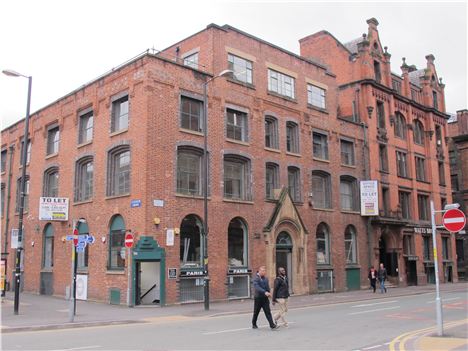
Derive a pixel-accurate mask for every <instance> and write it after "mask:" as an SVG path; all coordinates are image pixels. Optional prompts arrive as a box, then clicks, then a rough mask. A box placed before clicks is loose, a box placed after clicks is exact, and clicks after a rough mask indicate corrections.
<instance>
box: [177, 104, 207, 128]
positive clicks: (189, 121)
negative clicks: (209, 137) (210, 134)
mask: <svg viewBox="0 0 468 351" xmlns="http://www.w3.org/2000/svg"><path fill="white" fill-rule="evenodd" d="M180 105H181V107H180V127H181V128H184V129H189V130H193V131H195V132H202V131H203V113H204V112H203V102H202V101H200V100H196V99H192V98H189V97H187V96H181V98H180Z"/></svg>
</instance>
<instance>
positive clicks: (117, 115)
mask: <svg viewBox="0 0 468 351" xmlns="http://www.w3.org/2000/svg"><path fill="white" fill-rule="evenodd" d="M111 113H112V116H111V133H114V132H118V131H121V130H125V129H127V128H128V117H129V116H128V115H129V105H128V95H125V96H123V97H121V98H119V99H117V100H114V101H112V112H111Z"/></svg>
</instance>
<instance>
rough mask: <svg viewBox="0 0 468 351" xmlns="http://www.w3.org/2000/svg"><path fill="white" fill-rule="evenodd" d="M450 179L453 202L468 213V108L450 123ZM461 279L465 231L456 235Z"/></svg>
mask: <svg viewBox="0 0 468 351" xmlns="http://www.w3.org/2000/svg"><path fill="white" fill-rule="evenodd" d="M448 136H449V161H450V179H451V184H452V195H453V202H455V203H458V204H460V209H461V210H462V211H463V212H464V213H465V215H466V214H467V213H468V110H461V111H457V114H456V116H453V118H451V119H450V120H449V123H448ZM456 246H457V269H458V276H459V279H465V280H466V279H467V275H466V272H467V266H468V239H467V238H466V226H465V233H459V234H457V235H456Z"/></svg>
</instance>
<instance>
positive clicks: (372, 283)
mask: <svg viewBox="0 0 468 351" xmlns="http://www.w3.org/2000/svg"><path fill="white" fill-rule="evenodd" d="M376 281H377V279H371V280H370V285H371V287H372V289H374V292H375V283H376Z"/></svg>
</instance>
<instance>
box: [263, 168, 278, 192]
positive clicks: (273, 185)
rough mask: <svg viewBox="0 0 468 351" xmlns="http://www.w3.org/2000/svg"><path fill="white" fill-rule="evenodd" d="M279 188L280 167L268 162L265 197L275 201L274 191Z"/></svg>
mask: <svg viewBox="0 0 468 351" xmlns="http://www.w3.org/2000/svg"><path fill="white" fill-rule="evenodd" d="M278 188H279V166H278V165H277V164H276V163H273V162H267V163H266V166H265V197H266V198H267V199H274V198H275V194H274V190H275V189H278Z"/></svg>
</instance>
